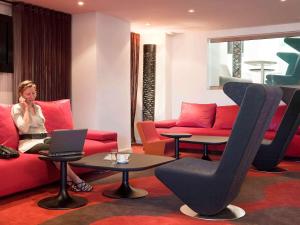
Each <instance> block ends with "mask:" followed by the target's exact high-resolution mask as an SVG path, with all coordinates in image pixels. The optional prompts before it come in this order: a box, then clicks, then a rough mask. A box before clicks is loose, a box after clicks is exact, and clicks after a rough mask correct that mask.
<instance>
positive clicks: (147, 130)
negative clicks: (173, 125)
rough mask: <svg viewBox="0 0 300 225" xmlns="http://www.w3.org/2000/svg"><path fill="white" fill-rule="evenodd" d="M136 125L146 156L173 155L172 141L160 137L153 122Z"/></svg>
mask: <svg viewBox="0 0 300 225" xmlns="http://www.w3.org/2000/svg"><path fill="white" fill-rule="evenodd" d="M136 125H137V129H138V132H139V135H140V138H141V141H142V144H143V150H144V152H145V153H146V154H151V155H174V148H175V144H174V140H173V139H171V138H163V137H161V136H160V135H159V134H158V133H157V131H156V129H155V124H154V122H153V121H142V122H137V124H136Z"/></svg>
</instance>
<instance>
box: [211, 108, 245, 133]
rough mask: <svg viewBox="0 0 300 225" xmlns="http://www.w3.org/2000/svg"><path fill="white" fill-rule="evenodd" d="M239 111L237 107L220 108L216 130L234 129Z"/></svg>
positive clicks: (218, 109) (217, 114)
mask: <svg viewBox="0 0 300 225" xmlns="http://www.w3.org/2000/svg"><path fill="white" fill-rule="evenodd" d="M239 109H240V108H239V106H237V105H226V106H218V107H217V112H216V120H215V124H214V128H216V129H232V127H233V124H234V122H235V119H236V117H237V115H238V112H239Z"/></svg>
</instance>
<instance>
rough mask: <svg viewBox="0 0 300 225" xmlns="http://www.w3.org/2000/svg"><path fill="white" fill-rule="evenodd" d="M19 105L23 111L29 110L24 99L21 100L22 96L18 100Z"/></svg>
mask: <svg viewBox="0 0 300 225" xmlns="http://www.w3.org/2000/svg"><path fill="white" fill-rule="evenodd" d="M19 103H20V105H21V107H22V108H24V109H28V108H29V105H28V104H27V102H26V99H25V98H23V97H22V96H21V97H20V98H19Z"/></svg>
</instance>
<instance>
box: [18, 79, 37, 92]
mask: <svg viewBox="0 0 300 225" xmlns="http://www.w3.org/2000/svg"><path fill="white" fill-rule="evenodd" d="M29 87H34V88H36V84H35V83H34V82H33V81H31V80H24V81H22V82H21V83H20V84H19V87H18V91H19V96H21V94H22V93H23V92H24V91H25V89H26V88H29Z"/></svg>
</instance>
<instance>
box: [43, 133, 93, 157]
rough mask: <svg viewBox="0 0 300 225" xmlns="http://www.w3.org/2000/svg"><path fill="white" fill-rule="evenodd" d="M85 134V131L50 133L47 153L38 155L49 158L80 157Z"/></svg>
mask: <svg viewBox="0 0 300 225" xmlns="http://www.w3.org/2000/svg"><path fill="white" fill-rule="evenodd" d="M86 134H87V129H79V130H54V131H53V132H52V133H51V142H50V147H49V151H40V152H39V153H40V154H41V155H46V156H50V157H60V156H76V155H82V154H83V145H84V141H85V137H86Z"/></svg>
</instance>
